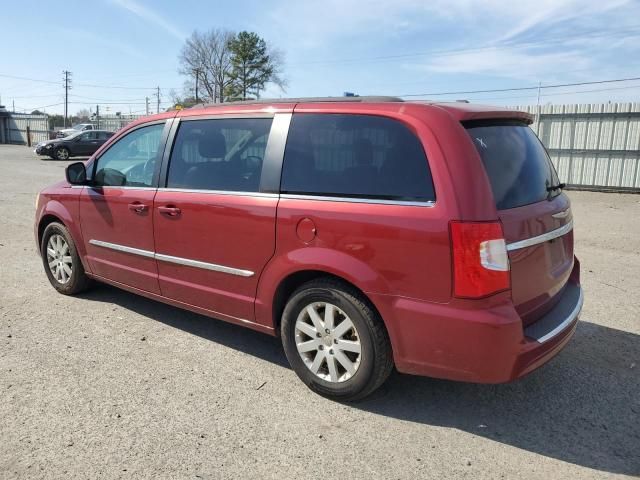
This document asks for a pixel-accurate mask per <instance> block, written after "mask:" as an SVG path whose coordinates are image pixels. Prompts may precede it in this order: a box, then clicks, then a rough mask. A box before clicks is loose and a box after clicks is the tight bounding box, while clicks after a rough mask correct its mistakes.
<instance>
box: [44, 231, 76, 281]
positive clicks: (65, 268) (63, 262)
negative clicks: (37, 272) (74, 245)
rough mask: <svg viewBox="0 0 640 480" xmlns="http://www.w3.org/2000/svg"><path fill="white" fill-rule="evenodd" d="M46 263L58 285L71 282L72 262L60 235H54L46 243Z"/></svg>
mask: <svg viewBox="0 0 640 480" xmlns="http://www.w3.org/2000/svg"><path fill="white" fill-rule="evenodd" d="M47 263H48V264H49V270H50V271H51V274H52V275H53V278H55V279H56V281H57V282H58V283H61V284H63V285H64V284H65V283H67V282H68V281H69V280H71V273H72V272H73V260H72V258H71V252H70V251H69V244H68V243H67V241H66V240H65V238H64V237H63V236H62V235H59V234H57V233H56V234H54V235H51V236H50V237H49V241H48V242H47Z"/></svg>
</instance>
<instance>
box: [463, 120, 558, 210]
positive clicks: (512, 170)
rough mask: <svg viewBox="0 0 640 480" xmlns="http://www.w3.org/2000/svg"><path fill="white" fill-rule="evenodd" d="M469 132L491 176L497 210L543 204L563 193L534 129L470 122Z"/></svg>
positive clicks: (519, 124) (514, 124)
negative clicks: (558, 187)
mask: <svg viewBox="0 0 640 480" xmlns="http://www.w3.org/2000/svg"><path fill="white" fill-rule="evenodd" d="M465 126H466V128H467V133H468V134H469V136H470V137H471V140H472V141H473V144H474V145H475V146H476V149H477V150H478V153H479V154H480V157H481V158H482V163H483V164H484V168H485V171H486V172H487V176H488V177H489V182H490V183H491V188H492V190H493V196H494V198H495V202H496V208H497V209H498V210H506V209H509V208H515V207H521V206H523V205H529V204H531V203H536V202H540V201H542V200H545V199H547V198H549V197H550V196H555V195H558V194H559V193H560V190H548V188H549V187H553V186H557V185H558V184H559V183H560V182H559V180H558V175H557V174H556V171H555V168H554V167H553V164H552V163H551V159H550V158H549V155H548V154H547V151H546V150H545V148H544V146H543V145H542V143H541V142H540V140H539V139H538V137H536V135H535V133H533V130H531V129H530V128H529V127H528V126H527V125H525V124H522V123H507V122H505V123H491V124H487V123H470V124H466V125H465Z"/></svg>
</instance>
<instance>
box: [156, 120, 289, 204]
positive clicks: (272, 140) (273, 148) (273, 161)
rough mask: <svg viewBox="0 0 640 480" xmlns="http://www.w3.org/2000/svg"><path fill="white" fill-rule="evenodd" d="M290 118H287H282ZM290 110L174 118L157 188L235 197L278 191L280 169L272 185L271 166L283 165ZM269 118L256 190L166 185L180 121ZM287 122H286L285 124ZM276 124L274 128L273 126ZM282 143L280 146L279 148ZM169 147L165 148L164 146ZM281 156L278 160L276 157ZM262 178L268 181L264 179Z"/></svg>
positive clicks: (272, 169)
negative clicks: (275, 181)
mask: <svg viewBox="0 0 640 480" xmlns="http://www.w3.org/2000/svg"><path fill="white" fill-rule="evenodd" d="M283 116H284V117H287V116H288V117H289V119H288V120H287V119H286V118H285V119H282V118H281V117H283ZM290 117H291V113H271V112H258V113H245V114H242V113H238V114H222V115H197V116H190V117H177V118H175V119H174V120H173V125H172V126H171V129H170V131H169V132H168V137H167V143H166V146H165V149H164V154H163V157H162V167H161V170H160V172H159V182H158V189H159V190H162V191H165V192H183V193H208V194H219V195H238V196H255V197H257V196H271V195H262V194H276V195H277V194H278V193H279V186H280V171H278V172H277V183H275V187H274V175H275V174H274V169H276V168H279V167H278V165H282V156H283V155H284V144H285V143H286V132H288V129H289V121H290ZM261 118H262V119H271V120H272V121H271V129H270V130H269V134H268V135H269V136H268V137H267V145H266V147H265V150H264V158H263V159H262V170H261V172H260V185H259V187H258V191H232V190H214V189H197V188H177V187H169V186H168V183H169V167H170V164H171V155H172V154H173V149H174V148H175V145H176V140H177V137H178V131H179V129H180V124H181V123H182V122H197V121H206V120H245V119H246V120H255V119H261ZM285 123H286V125H285ZM276 125H277V127H276V128H275V129H274V126H276ZM283 128H284V129H285V130H284V134H285V142H282V144H281V145H280V142H279V141H278V137H279V136H281V135H282V129H283ZM280 146H281V149H280ZM167 147H168V148H167ZM279 155H280V159H279V160H278V158H277V157H278V156H279ZM265 178H267V180H266V181H265Z"/></svg>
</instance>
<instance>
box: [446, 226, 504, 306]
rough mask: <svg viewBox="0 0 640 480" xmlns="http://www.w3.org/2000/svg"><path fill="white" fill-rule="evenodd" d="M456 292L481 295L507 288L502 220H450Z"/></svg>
mask: <svg viewBox="0 0 640 480" xmlns="http://www.w3.org/2000/svg"><path fill="white" fill-rule="evenodd" d="M449 225H450V228H451V246H452V251H453V294H454V295H455V296H456V297H465V298H479V297H486V296H488V295H491V294H494V293H497V292H500V291H503V290H508V289H509V288H510V279H509V257H508V256H507V247H506V244H505V241H504V235H503V233H502V225H501V224H500V223H499V222H451V223H450V224H449Z"/></svg>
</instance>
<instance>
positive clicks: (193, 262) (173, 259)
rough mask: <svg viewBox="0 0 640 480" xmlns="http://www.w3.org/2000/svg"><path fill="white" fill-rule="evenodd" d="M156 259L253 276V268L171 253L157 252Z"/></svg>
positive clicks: (242, 275)
mask: <svg viewBox="0 0 640 480" xmlns="http://www.w3.org/2000/svg"><path fill="white" fill-rule="evenodd" d="M155 257H156V260H160V261H162V262H169V263H176V264H178V265H186V266H187V267H195V268H202V269H204V270H213V271H214V272H222V273H229V274H231V275H238V276H240V277H251V276H253V272H252V271H251V270H241V269H239V268H233V267H225V266H224V265H217V264H215V263H207V262H201V261H199V260H190V259H188V258H181V257H174V256H171V255H165V254H163V253H156V254H155Z"/></svg>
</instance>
